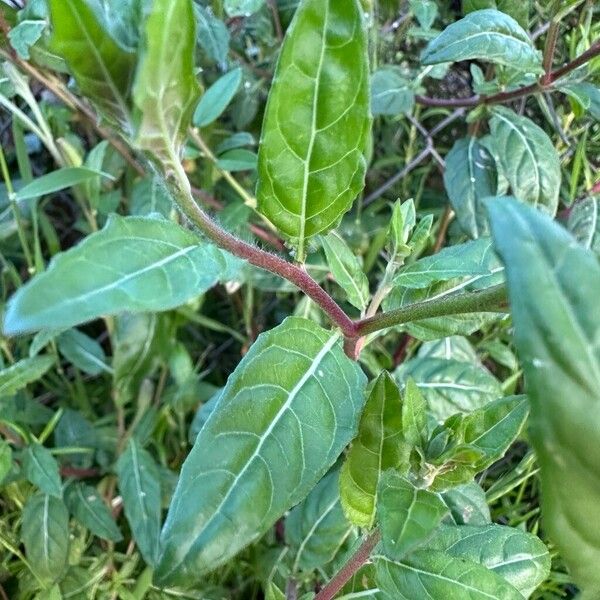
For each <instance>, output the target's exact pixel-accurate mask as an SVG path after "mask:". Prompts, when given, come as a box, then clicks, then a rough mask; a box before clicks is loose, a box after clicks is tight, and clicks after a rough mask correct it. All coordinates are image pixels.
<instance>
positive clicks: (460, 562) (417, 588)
mask: <svg viewBox="0 0 600 600" xmlns="http://www.w3.org/2000/svg"><path fill="white" fill-rule="evenodd" d="M375 568H376V578H377V584H378V586H379V589H380V590H381V591H382V592H383V594H384V597H385V598H386V600H388V599H389V600H416V598H431V599H432V600H433V599H435V600H438V598H439V599H440V600H442V599H443V600H465V599H467V598H468V600H523V596H522V595H521V593H520V592H519V591H518V590H517V589H516V588H514V587H513V586H512V585H510V584H509V583H508V582H507V581H506V580H505V579H503V578H502V577H500V575H497V574H496V573H494V572H493V571H490V570H489V569H486V568H485V567H483V566H481V565H478V564H477V563H475V562H472V561H469V560H464V559H462V558H455V557H453V556H450V555H449V554H447V553H445V552H440V551H435V550H419V551H417V552H413V553H412V554H410V555H409V556H408V557H406V558H404V559H402V560H400V561H393V560H390V559H388V558H386V557H384V556H377V557H376V558H375Z"/></svg>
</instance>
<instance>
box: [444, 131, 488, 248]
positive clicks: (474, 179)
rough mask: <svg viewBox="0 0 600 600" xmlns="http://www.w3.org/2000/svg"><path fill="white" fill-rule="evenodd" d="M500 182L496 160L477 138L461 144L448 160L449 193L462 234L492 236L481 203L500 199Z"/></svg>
mask: <svg viewBox="0 0 600 600" xmlns="http://www.w3.org/2000/svg"><path fill="white" fill-rule="evenodd" d="M497 179H498V175H497V173H496V165H495V162H494V158H493V157H492V155H491V154H490V153H489V151H488V150H487V149H486V148H485V146H483V145H482V144H480V143H479V142H478V141H477V139H476V138H474V137H469V138H465V139H460V140H457V141H456V143H455V144H454V146H452V150H450V152H449V153H448V155H447V156H446V169H445V170H444V185H445V186H446V192H447V193H448V197H449V198H450V202H451V203H452V208H454V212H455V213H456V218H457V219H458V222H459V224H460V226H461V228H462V230H463V231H464V232H465V233H466V234H467V235H469V236H470V237H472V238H479V237H482V236H485V235H488V225H487V213H486V212H485V210H484V207H483V204H482V202H481V201H482V200H483V199H484V198H488V197H489V196H495V195H496V192H497V189H498V183H497Z"/></svg>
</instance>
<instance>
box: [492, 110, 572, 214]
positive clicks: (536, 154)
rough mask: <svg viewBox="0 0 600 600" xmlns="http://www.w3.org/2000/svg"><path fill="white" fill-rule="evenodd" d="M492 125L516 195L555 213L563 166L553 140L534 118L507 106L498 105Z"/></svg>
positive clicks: (504, 168) (495, 142)
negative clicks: (520, 113) (529, 117)
mask: <svg viewBox="0 0 600 600" xmlns="http://www.w3.org/2000/svg"><path fill="white" fill-rule="evenodd" d="M490 128H491V130H492V139H493V143H494V146H495V148H496V150H497V152H498V156H499V159H500V163H501V164H502V169H503V171H504V174H505V176H506V178H507V179H508V181H509V183H510V187H511V190H512V193H513V195H514V196H516V197H517V198H518V199H519V200H522V201H523V202H527V203H528V204H532V205H533V206H536V207H538V208H540V209H541V210H543V211H545V212H547V213H549V214H550V215H555V214H556V210H557V208H558V196H559V193H560V183H561V170H560V159H559V156H558V152H557V151H556V149H555V148H554V145H553V144H552V140H551V139H550V138H549V137H548V135H547V134H546V132H545V131H544V130H543V129H541V128H540V127H539V126H538V125H536V124H535V123H534V122H533V121H531V120H530V119H528V118H527V117H522V116H520V115H517V114H516V113H515V112H513V111H512V110H509V109H508V108H504V107H496V108H495V109H494V116H493V117H492V119H491V121H490Z"/></svg>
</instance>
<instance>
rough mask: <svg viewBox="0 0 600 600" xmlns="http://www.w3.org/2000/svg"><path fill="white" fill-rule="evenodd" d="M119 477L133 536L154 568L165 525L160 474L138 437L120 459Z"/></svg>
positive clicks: (118, 462) (126, 514)
mask: <svg viewBox="0 0 600 600" xmlns="http://www.w3.org/2000/svg"><path fill="white" fill-rule="evenodd" d="M117 477H118V480H119V491H120V492H121V496H122V497H123V507H124V509H125V516H126V517H127V522H128V523H129V526H130V527H131V532H132V534H133V539H134V540H135V542H136V544H137V545H138V548H139V549H140V553H141V554H142V556H143V557H144V560H145V561H146V563H147V564H148V565H150V566H151V567H154V566H155V565H156V562H157V557H158V552H159V536H160V524H161V495H160V475H159V472H158V467H157V466H156V463H155V462H154V459H153V458H152V456H151V455H150V454H149V453H148V452H147V451H146V450H144V449H143V448H141V447H140V446H139V445H138V443H137V442H136V440H135V438H134V437H132V438H130V440H129V444H128V445H127V448H126V450H125V452H123V454H121V456H120V457H119V460H118V461H117Z"/></svg>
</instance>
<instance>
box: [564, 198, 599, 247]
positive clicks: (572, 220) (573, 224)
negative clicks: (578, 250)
mask: <svg viewBox="0 0 600 600" xmlns="http://www.w3.org/2000/svg"><path fill="white" fill-rule="evenodd" d="M568 228H569V231H570V232H571V233H572V234H573V235H574V236H575V239H576V240H577V241H578V242H579V243H580V244H582V245H583V246H584V247H585V248H588V249H589V250H592V251H593V252H594V253H595V254H596V256H598V257H599V258H600V197H598V196H588V197H587V198H584V199H583V200H581V201H580V202H577V203H575V204H574V205H573V207H572V208H571V212H570V214H569V223H568Z"/></svg>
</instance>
